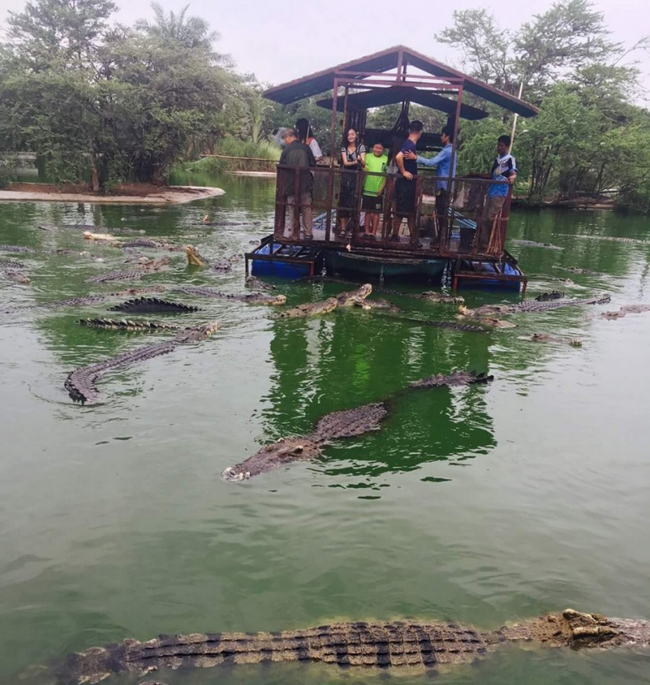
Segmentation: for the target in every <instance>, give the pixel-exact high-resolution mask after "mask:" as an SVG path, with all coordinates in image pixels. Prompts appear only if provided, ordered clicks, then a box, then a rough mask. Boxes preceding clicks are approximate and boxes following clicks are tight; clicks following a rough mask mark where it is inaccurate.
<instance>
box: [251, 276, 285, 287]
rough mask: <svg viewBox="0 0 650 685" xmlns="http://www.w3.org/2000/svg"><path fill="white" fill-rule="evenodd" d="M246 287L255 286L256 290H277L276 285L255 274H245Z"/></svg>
mask: <svg viewBox="0 0 650 685" xmlns="http://www.w3.org/2000/svg"><path fill="white" fill-rule="evenodd" d="M244 285H245V286H246V287H247V288H256V289H257V290H277V287H276V286H274V285H273V284H271V283H266V282H265V281H262V280H260V279H259V278H257V277H256V276H247V277H246V282H245V284H244Z"/></svg>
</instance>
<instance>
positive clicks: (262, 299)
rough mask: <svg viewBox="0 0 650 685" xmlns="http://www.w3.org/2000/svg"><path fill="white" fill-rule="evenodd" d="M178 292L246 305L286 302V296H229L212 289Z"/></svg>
mask: <svg viewBox="0 0 650 685" xmlns="http://www.w3.org/2000/svg"><path fill="white" fill-rule="evenodd" d="M178 290H179V291H180V292H182V293H185V294H187V295H196V296H197V297H214V298H217V299H221V300H239V301H240V302H246V303H247V304H264V305H270V306H279V305H283V304H285V303H286V301H287V297H286V295H265V294H264V293H247V294H246V295H231V294H230V293H222V292H220V291H218V290H214V288H194V287H183V288H178Z"/></svg>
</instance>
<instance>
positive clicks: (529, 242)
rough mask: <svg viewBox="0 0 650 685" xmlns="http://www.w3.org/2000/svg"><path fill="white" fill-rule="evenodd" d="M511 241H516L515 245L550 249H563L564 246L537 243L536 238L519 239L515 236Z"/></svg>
mask: <svg viewBox="0 0 650 685" xmlns="http://www.w3.org/2000/svg"><path fill="white" fill-rule="evenodd" d="M510 242H511V243H514V244H515V245H522V246H524V247H545V248H547V249H548V250H563V249H564V248H563V247H560V246H559V245H552V244H551V243H536V242H535V241H534V240H518V239H517V238H513V239H512V240H511V241H510Z"/></svg>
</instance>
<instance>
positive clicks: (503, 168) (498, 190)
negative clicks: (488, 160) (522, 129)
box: [479, 136, 517, 250]
mask: <svg viewBox="0 0 650 685" xmlns="http://www.w3.org/2000/svg"><path fill="white" fill-rule="evenodd" d="M511 142H512V141H511V140H510V136H501V137H500V138H499V140H498V142H497V153H498V154H497V158H496V159H495V160H494V164H492V169H491V170H490V176H489V177H490V178H491V179H492V180H493V181H498V183H491V184H490V187H489V189H488V192H487V197H486V198H485V207H484V209H483V216H482V217H481V231H480V235H479V246H480V247H481V249H482V250H486V249H487V248H488V246H489V244H490V235H491V232H492V227H493V225H494V223H495V219H496V218H497V217H498V216H499V215H500V214H501V211H502V209H503V205H504V203H505V201H506V199H507V198H508V195H509V194H510V188H511V186H512V184H513V183H514V182H515V179H516V178H517V162H516V161H515V158H514V157H513V156H512V155H511V154H510V143H511Z"/></svg>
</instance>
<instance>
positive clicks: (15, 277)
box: [2, 269, 32, 285]
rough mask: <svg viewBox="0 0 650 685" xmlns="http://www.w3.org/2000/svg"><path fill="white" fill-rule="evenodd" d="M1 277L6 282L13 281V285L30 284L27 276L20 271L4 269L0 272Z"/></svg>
mask: <svg viewBox="0 0 650 685" xmlns="http://www.w3.org/2000/svg"><path fill="white" fill-rule="evenodd" d="M2 275H3V276H4V277H5V278H7V279H8V280H10V281H13V282H14V283H22V284H23V285H26V284H27V283H31V282H32V281H31V279H30V278H29V276H26V275H25V274H24V272H22V271H14V270H13V269H6V270H3V271H2Z"/></svg>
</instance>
